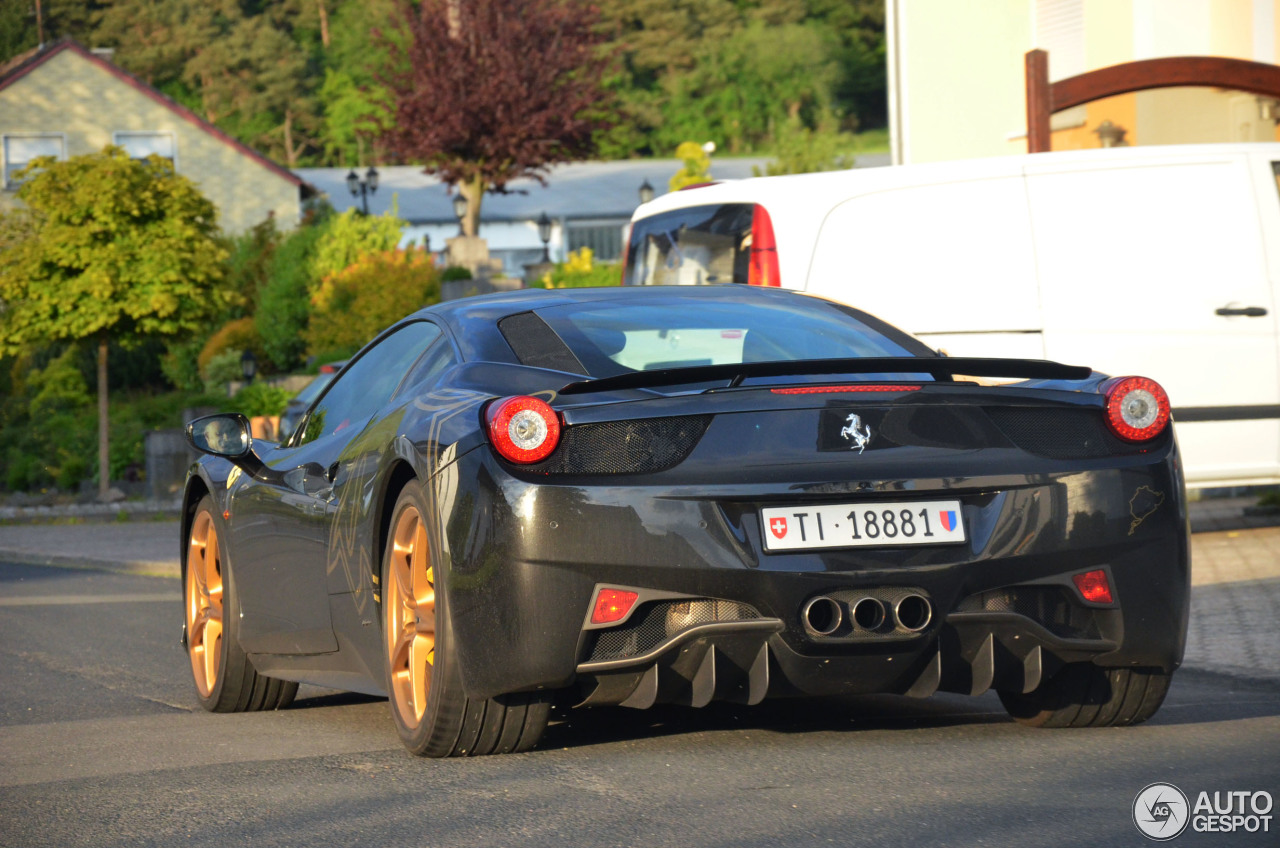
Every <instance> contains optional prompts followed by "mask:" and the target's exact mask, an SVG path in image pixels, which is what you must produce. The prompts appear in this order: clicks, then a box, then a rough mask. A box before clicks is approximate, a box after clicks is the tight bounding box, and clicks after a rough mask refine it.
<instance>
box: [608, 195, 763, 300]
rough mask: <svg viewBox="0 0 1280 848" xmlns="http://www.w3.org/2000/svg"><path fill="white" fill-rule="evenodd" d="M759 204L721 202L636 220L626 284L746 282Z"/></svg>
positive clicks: (629, 247)
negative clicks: (752, 222)
mask: <svg viewBox="0 0 1280 848" xmlns="http://www.w3.org/2000/svg"><path fill="white" fill-rule="evenodd" d="M754 210H755V204H754V203H720V204H715V205H711V206H693V207H689V208H686V209H677V210H674V211H672V212H664V213H662V214H660V215H654V216H652V217H650V218H643V219H641V220H639V221H636V222H635V223H634V224H632V225H631V240H630V242H629V243H628V247H627V267H626V271H625V273H624V275H623V285H628V286H702V285H712V284H716V283H743V284H745V283H746V282H747V279H748V275H749V266H750V262H751V220H752V214H753V212H754Z"/></svg>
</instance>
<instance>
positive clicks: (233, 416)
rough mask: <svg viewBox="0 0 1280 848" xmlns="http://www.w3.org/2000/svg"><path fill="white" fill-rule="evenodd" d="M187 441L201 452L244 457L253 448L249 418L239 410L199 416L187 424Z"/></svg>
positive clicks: (230, 457)
mask: <svg viewBox="0 0 1280 848" xmlns="http://www.w3.org/2000/svg"><path fill="white" fill-rule="evenodd" d="M186 435H187V442H188V443H189V444H190V445H191V446H192V447H193V448H195V449H196V450H198V451H200V452H201V453H208V454H213V455H214V456H222V457H226V458H227V459H244V458H245V457H247V456H249V452H250V451H251V450H252V448H253V431H252V429H251V427H250V426H249V419H248V418H245V417H244V416H243V415H241V414H240V413H238V412H223V413H219V414H218V415H208V416H206V417H204V418H197V419H195V420H194V421H192V422H191V423H190V424H188V425H187V434H186Z"/></svg>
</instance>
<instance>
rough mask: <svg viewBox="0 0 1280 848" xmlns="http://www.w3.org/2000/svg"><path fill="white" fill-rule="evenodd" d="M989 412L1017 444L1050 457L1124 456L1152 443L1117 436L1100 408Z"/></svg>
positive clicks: (1002, 430) (1000, 409)
mask: <svg viewBox="0 0 1280 848" xmlns="http://www.w3.org/2000/svg"><path fill="white" fill-rule="evenodd" d="M987 414H988V415H990V416H991V420H992V421H994V422H995V424H996V426H997V427H999V428H1000V431H1001V432H1002V433H1004V434H1005V436H1006V437H1008V439H1009V440H1010V441H1011V442H1013V443H1014V444H1015V445H1017V446H1018V447H1020V448H1022V449H1023V450H1024V451H1026V452H1028V453H1033V454H1035V455H1037V456H1043V457H1046V458H1048V459H1096V458H1100V457H1104V456H1123V455H1126V454H1135V453H1143V452H1144V451H1147V450H1150V449H1151V447H1152V445H1151V443H1145V444H1141V445H1138V444H1133V443H1130V442H1126V441H1123V440H1121V439H1118V438H1116V437H1115V435H1113V434H1112V433H1111V431H1110V430H1108V429H1107V425H1106V422H1105V421H1103V420H1102V410H1100V409H1062V408H1055V409H1032V408H1025V409H1021V408H1018V407H996V408H993V409H988V410H987Z"/></svg>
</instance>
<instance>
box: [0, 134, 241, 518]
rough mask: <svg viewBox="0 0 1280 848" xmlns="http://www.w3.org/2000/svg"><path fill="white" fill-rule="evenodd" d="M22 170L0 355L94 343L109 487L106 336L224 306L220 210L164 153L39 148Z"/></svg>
mask: <svg viewBox="0 0 1280 848" xmlns="http://www.w3.org/2000/svg"><path fill="white" fill-rule="evenodd" d="M18 178H19V179H23V180H24V182H23V184H22V187H21V188H20V189H19V190H18V197H19V198H20V199H21V200H22V201H23V203H24V204H26V208H25V209H23V210H20V211H18V212H13V213H9V214H7V215H5V216H3V218H0V230H9V229H10V227H11V226H12V227H13V229H14V230H19V231H21V230H23V229H25V235H24V236H23V237H21V238H19V239H17V240H16V241H14V242H13V244H12V245H11V246H10V247H9V249H7V250H5V251H3V252H0V354H10V353H16V352H17V351H19V350H21V349H23V348H24V347H26V346H28V345H31V344H41V343H47V342H53V341H61V340H69V341H70V340H82V339H83V340H91V341H93V342H95V343H96V345H97V349H98V363H97V364H98V368H97V372H98V381H97V382H98V469H99V479H98V486H99V493H100V494H103V495H105V494H106V492H107V487H108V485H109V482H110V470H109V455H108V432H109V431H108V405H107V348H108V343H109V342H110V341H111V340H112V339H116V340H118V341H119V342H120V343H121V344H124V345H128V344H130V343H136V342H138V341H140V340H142V339H145V338H148V337H165V336H169V337H175V336H182V335H184V334H190V333H194V332H196V331H198V330H200V329H203V328H204V326H205V322H206V320H207V318H208V316H209V315H211V314H216V313H217V312H219V311H220V310H222V309H224V308H225V307H226V306H228V305H229V301H230V299H231V298H232V297H233V295H232V294H231V293H230V292H228V291H226V290H225V289H224V288H223V287H222V286H221V285H220V284H221V282H222V278H223V274H224V263H225V261H226V259H227V251H226V249H225V248H224V247H223V246H222V243H221V241H220V240H219V238H218V229H217V212H216V210H215V209H214V206H213V204H212V203H210V202H209V200H208V199H207V198H205V197H204V196H203V195H202V194H201V193H200V191H199V189H197V188H196V186H195V184H194V183H192V182H191V181H190V180H189V179H187V178H186V177H183V176H180V175H178V174H175V173H174V172H173V169H172V166H171V165H170V164H169V163H168V162H166V161H164V160H162V159H160V158H158V157H154V156H153V157H151V158H150V159H149V160H147V161H145V162H144V161H137V160H132V159H130V158H129V157H128V156H127V155H126V154H125V152H124V151H123V150H121V149H120V148H117V147H107V148H106V149H104V150H103V151H102V152H101V153H91V154H87V155H84V156H76V157H73V158H71V159H68V160H66V161H64V162H59V161H57V160H55V159H54V158H52V157H42V158H40V159H37V160H35V161H34V162H32V163H31V165H29V166H28V167H27V168H25V169H24V170H23V171H21V172H19V174H18ZM13 218H17V219H19V220H18V221H16V222H12V221H11V220H10V219H13ZM0 241H3V238H2V237H0Z"/></svg>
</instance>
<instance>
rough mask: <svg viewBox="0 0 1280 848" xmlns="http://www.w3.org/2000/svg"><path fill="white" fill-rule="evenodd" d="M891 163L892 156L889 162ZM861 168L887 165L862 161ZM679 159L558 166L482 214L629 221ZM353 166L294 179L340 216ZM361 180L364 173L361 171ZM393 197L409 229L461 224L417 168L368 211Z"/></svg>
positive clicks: (391, 177) (744, 172) (385, 175)
mask: <svg viewBox="0 0 1280 848" xmlns="http://www.w3.org/2000/svg"><path fill="white" fill-rule="evenodd" d="M885 158H886V159H887V157H885ZM864 159H866V161H862V160H860V161H859V163H858V164H859V165H860V166H867V165H876V164H888V163H887V161H886V162H884V163H881V162H880V161H878V159H876V158H875V157H864ZM768 162H769V160H768V159H763V158H748V159H731V158H725V157H721V158H716V159H713V160H712V163H711V175H712V177H713V178H714V179H719V180H738V179H745V178H747V177H750V176H752V171H751V169H752V167H753V166H754V167H758V168H759V169H760V170H761V171H763V170H764V168H765V165H766V164H767V163H768ZM680 167H681V163H680V160H678V159H626V160H621V161H615V162H571V163H567V164H563V165H555V166H553V167H552V168H551V169H550V170H549V172H548V173H547V175H546V180H547V184H546V185H545V186H544V185H541V184H539V183H538V181H537V180H534V179H519V180H512V181H511V182H510V183H508V184H507V191H508V193H507V194H487V195H485V198H484V204H483V206H482V208H481V217H482V219H483V220H484V221H487V222H491V223H497V222H503V221H532V220H535V219H537V217H538V216H539V215H541V214H542V213H543V212H546V213H547V215H548V216H549V217H551V218H555V219H567V220H590V219H601V220H619V219H620V220H627V219H630V217H631V213H632V212H634V211H635V209H636V206H638V205H639V204H640V195H639V191H640V185H641V184H642V183H644V182H646V181H647V182H648V183H649V185H651V186H653V189H654V193H655V195H658V196H661V195H663V194H666V193H667V192H668V188H667V184H668V181H669V180H670V179H671V177H672V176H673V175H674V174H675V173H676V171H678V170H680ZM350 170H351V169H349V168H300V169H298V170H297V171H296V173H297V174H298V175H299V176H300V177H302V179H304V180H306V181H307V182H308V183H310V184H311V185H313V186H315V187H316V189H317V190H319V191H320V192H321V193H323V194H326V195H328V200H329V202H330V203H331V204H332V205H333V207H334V208H335V209H336V210H338V211H339V212H342V211H345V210H346V209H349V208H351V207H353V206H355V207H358V206H359V205H360V198H359V197H356V196H353V195H352V194H351V192H350V191H349V190H348V189H347V182H346V180H347V173H348V172H349V171H350ZM356 170H357V172H358V173H359V174H360V176H361V177H363V176H364V174H365V171H366V170H367V169H365V168H358V169H356ZM392 197H395V199H396V204H397V214H398V215H399V216H400V217H401V218H402V219H404V220H405V221H408V222H409V223H410V224H456V223H457V220H458V219H457V218H455V217H454V214H453V196H452V195H451V194H449V193H448V186H446V185H445V184H444V183H443V182H441V181H440V179H439V178H438V177H435V176H432V175H429V174H424V173H423V172H422V168H420V167H418V166H410V165H400V166H387V167H384V168H378V190H377V192H375V193H374V194H372V195H370V196H369V212H370V213H371V214H374V215H379V214H382V213H384V212H386V211H388V210H389V209H390V208H391V203H392Z"/></svg>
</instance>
